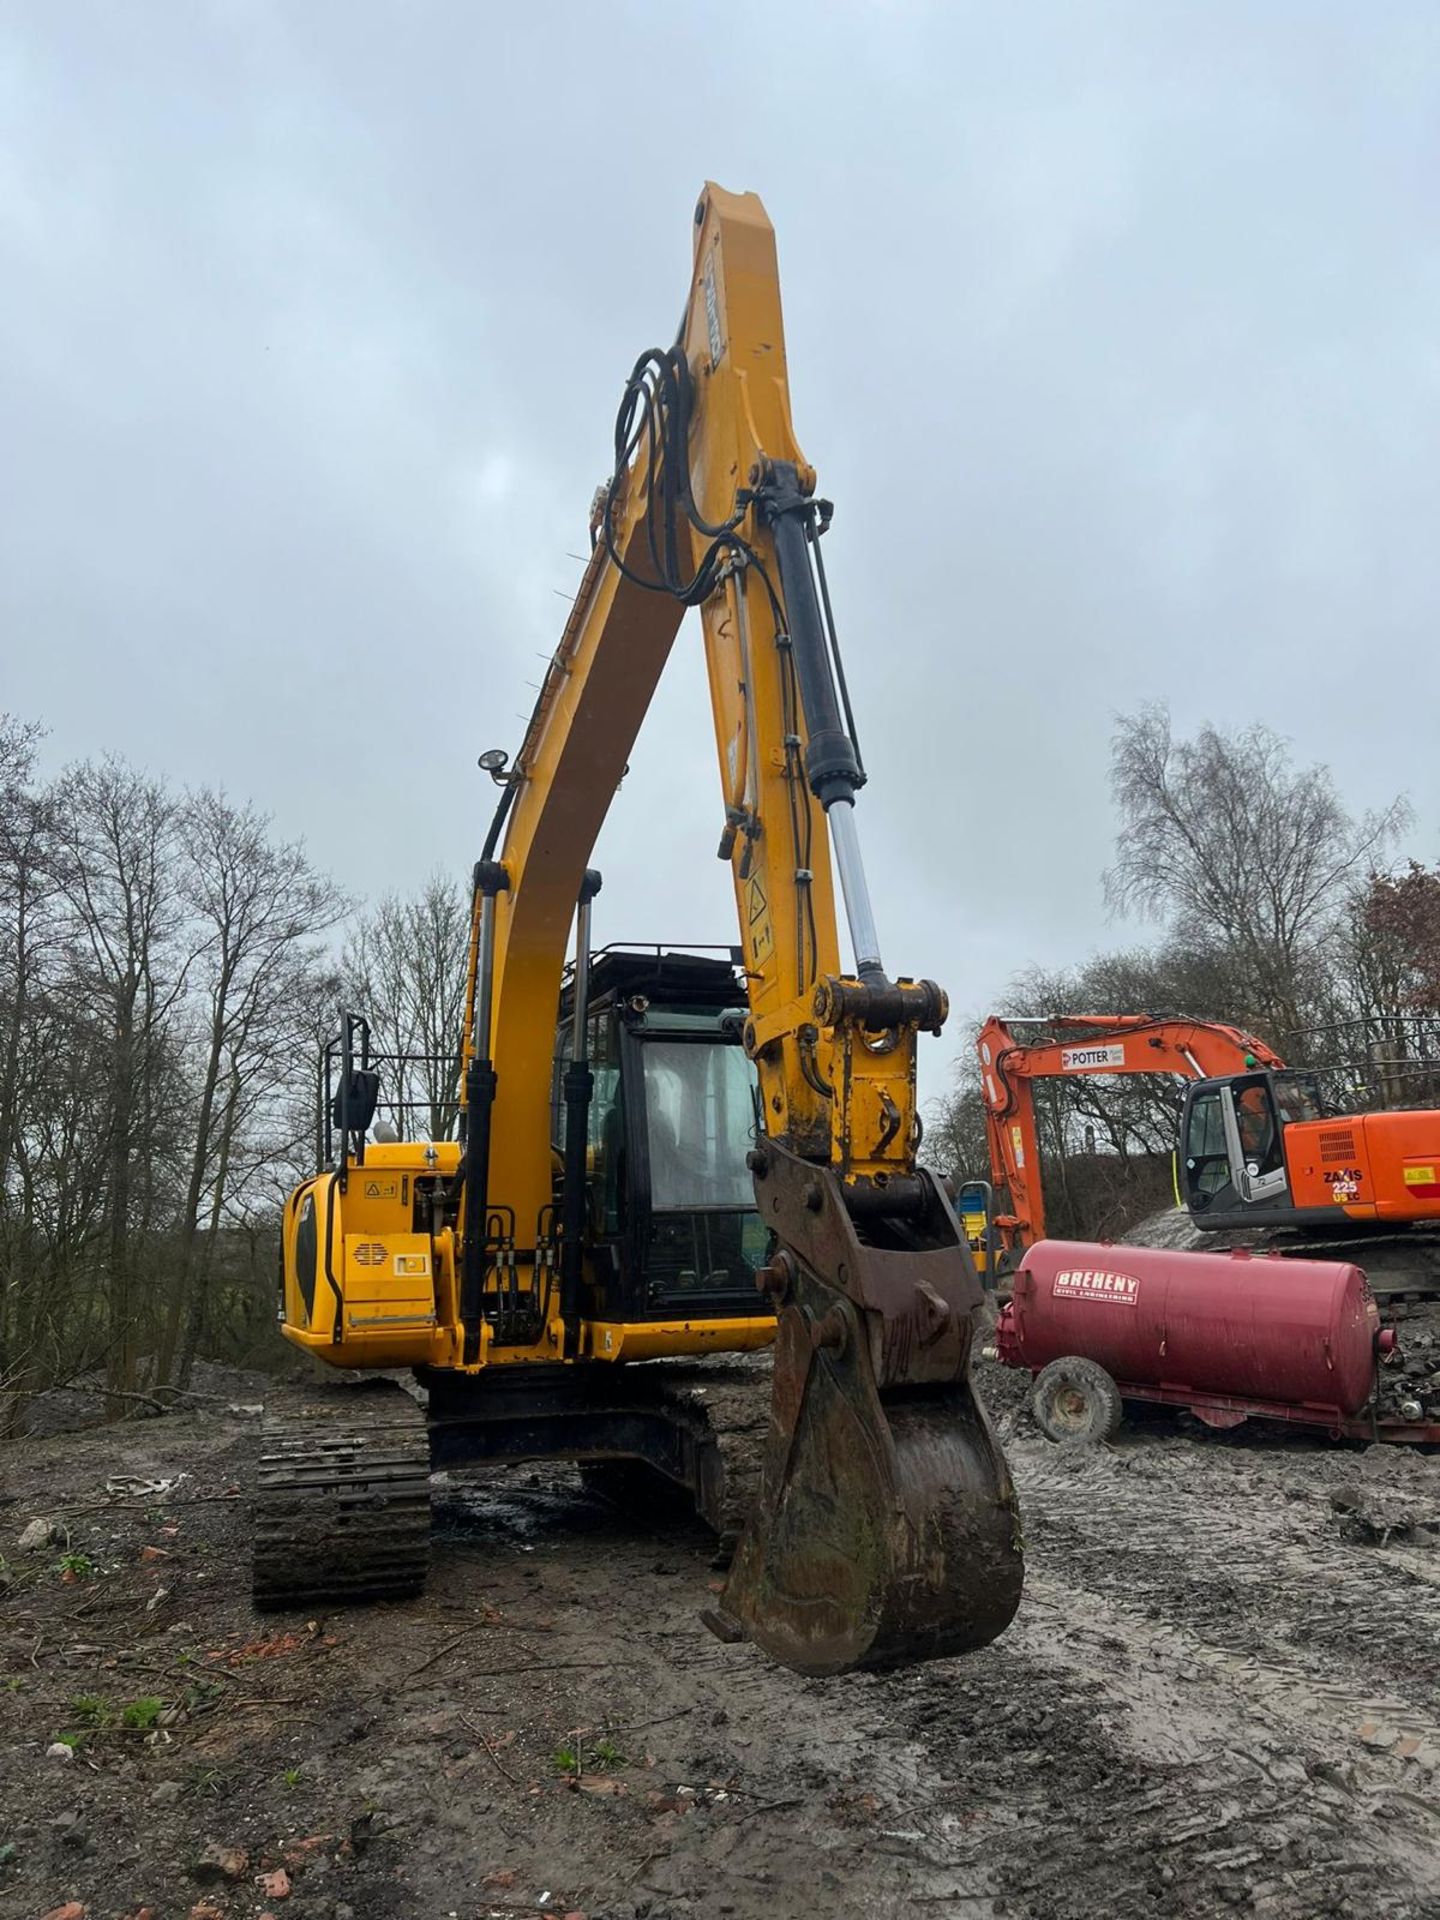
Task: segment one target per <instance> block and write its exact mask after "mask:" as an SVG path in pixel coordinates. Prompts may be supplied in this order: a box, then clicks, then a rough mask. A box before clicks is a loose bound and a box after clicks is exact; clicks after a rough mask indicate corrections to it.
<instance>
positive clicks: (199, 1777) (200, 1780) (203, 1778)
mask: <svg viewBox="0 0 1440 1920" xmlns="http://www.w3.org/2000/svg"><path fill="white" fill-rule="evenodd" d="M224 1785H225V1775H224V1773H223V1772H222V1771H221V1770H220V1768H219V1767H202V1768H201V1770H200V1772H199V1773H197V1774H196V1776H195V1791H196V1793H208V1794H212V1795H214V1796H215V1797H217V1798H218V1797H219V1794H220V1790H221V1789H222V1787H223V1786H224Z"/></svg>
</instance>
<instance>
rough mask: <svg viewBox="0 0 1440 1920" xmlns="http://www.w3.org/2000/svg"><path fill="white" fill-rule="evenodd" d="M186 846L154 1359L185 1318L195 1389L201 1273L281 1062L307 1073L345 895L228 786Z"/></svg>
mask: <svg viewBox="0 0 1440 1920" xmlns="http://www.w3.org/2000/svg"><path fill="white" fill-rule="evenodd" d="M178 843H179V853H180V860H179V880H178V887H179V892H180V897H181V899H182V901H183V903H184V905H185V906H186V907H187V908H188V910H189V928H190V936H189V937H190V942H191V948H192V951H191V956H190V961H189V965H188V968H187V971H188V975H189V984H190V994H191V999H192V1004H193V1006H194V1008H195V1012H196V1024H197V1035H196V1045H195V1050H194V1073H193V1080H192V1084H193V1089H194V1114H193V1121H192V1128H191V1145H190V1151H189V1171H188V1176H187V1180H186V1188H185V1198H184V1204H183V1208H182V1211H181V1214H180V1223H179V1261H178V1271H177V1274H176V1284H175V1286H174V1289H173V1292H172V1295H171V1301H170V1307H169V1311H168V1314H167V1316H166V1321H165V1327H164V1332H163V1335H162V1339H161V1347H160V1355H159V1363H158V1365H159V1377H160V1378H161V1379H162V1380H168V1379H169V1378H170V1373H171V1369H172V1367H173V1365H174V1361H175V1357H176V1350H177V1341H178V1339H179V1337H180V1331H181V1328H182V1327H183V1328H184V1329H185V1335H184V1354H183V1359H182V1384H185V1383H186V1382H187V1381H188V1379H189V1375H190V1370H191V1368H192V1366H193V1364H194V1360H195V1355H196V1353H197V1351H198V1348H199V1344H200V1341H201V1338H202V1335H203V1332H204V1325H205V1309H206V1292H207V1290H206V1285H205V1284H204V1282H205V1280H206V1279H207V1278H208V1270H209V1268H210V1266H211V1264H212V1262H213V1253H214V1248H215V1244H216V1236H217V1233H218V1231H219V1228H220V1225H221V1223H222V1221H223V1219H224V1216H225V1209H226V1207H227V1205H228V1204H229V1203H230V1201H231V1200H232V1198H233V1197H234V1190H235V1183H236V1178H237V1174H238V1173H239V1172H240V1170H241V1166H240V1163H239V1162H238V1161H237V1151H236V1150H237V1145H238V1143H239V1140H240V1136H241V1130H242V1126H243V1124H244V1122H245V1121H246V1119H247V1118H249V1117H251V1116H253V1114H254V1113H255V1112H256V1110H257V1109H259V1108H262V1107H263V1105H264V1103H265V1102H266V1101H267V1100H268V1099H270V1098H271V1097H272V1096H273V1094H274V1090H275V1082H276V1077H277V1069H278V1073H279V1075H280V1076H282V1077H284V1076H288V1075H290V1074H294V1073H295V1072H296V1071H297V1069H299V1070H300V1071H301V1072H303V1071H304V1065H302V1061H303V1054H304V1050H305V1036H306V1025H307V1016H308V1013H309V1000H310V977H311V975H312V973H313V970H314V968H315V966H316V964H317V962H318V959H319V954H318V949H317V947H316V944H315V943H316V942H317V940H318V938H319V936H320V935H321V934H322V933H324V932H326V931H327V930H328V929H329V928H330V927H332V926H334V924H335V923H336V921H337V920H338V919H339V918H340V916H341V914H342V913H343V911H344V909H345V906H346V902H345V900H344V897H343V896H342V895H341V894H340V892H339V891H338V889H337V888H336V887H335V886H334V885H333V884H332V882H330V881H329V880H328V879H326V878H325V877H324V876H323V875H321V874H318V873H316V872H315V870H314V869H313V868H312V866H311V865H310V862H309V859H308V857H307V856H306V853H305V850H304V848H303V847H301V846H299V845H298V844H295V843H292V842H278V841H276V840H275V839H274V838H273V835H272V825H271V822H270V820H269V819H268V818H267V817H266V816H265V815H263V814H260V813H258V812H256V810H255V809H254V808H253V807H249V806H245V807H237V806H236V805H234V804H233V803H232V802H231V801H230V800H229V799H228V798H227V797H226V795H225V794H224V793H221V792H216V791H213V790H211V789H208V788H207V789H204V790H202V791H201V792H199V793H195V794H192V795H190V796H189V798H188V799H187V800H186V802H185V803H184V806H183V808H182V809H181V812H180V815H179V820H178ZM305 1064H308V1063H305Z"/></svg>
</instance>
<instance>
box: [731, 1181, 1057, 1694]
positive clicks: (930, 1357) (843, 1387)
mask: <svg viewBox="0 0 1440 1920" xmlns="http://www.w3.org/2000/svg"><path fill="white" fill-rule="evenodd" d="M757 1163H758V1164H757V1172H756V1191H757V1194H759V1196H760V1198H761V1207H762V1211H763V1213H764V1215H765V1218H766V1219H767V1221H768V1223H769V1224H770V1225H771V1226H772V1227H773V1228H774V1229H775V1232H776V1235H777V1238H778V1242H779V1249H780V1250H779V1252H778V1253H777V1254H776V1255H775V1256H774V1258H773V1259H772V1262H771V1264H770V1266H769V1268H768V1269H767V1270H766V1273H765V1275H764V1276H762V1279H763V1281H764V1283H765V1284H766V1285H767V1287H768V1289H769V1290H770V1291H771V1293H772V1294H773V1295H774V1297H775V1299H776V1305H777V1310H778V1330H777V1335H776V1345H775V1382H774V1391H773V1397H772V1403H771V1419H770V1431H769V1435H768V1440H767V1445H766V1453H765V1459H764V1464H763V1468H762V1473H761V1484H760V1491H759V1495H758V1497H757V1500H756V1505H755V1508H754V1511H753V1513H752V1515H751V1517H750V1521H749V1524H748V1525H747V1528H746V1531H745V1533H744V1535H743V1536H742V1538H741V1541H740V1545H739V1547H738V1549H737V1551H736V1554H735V1558H734V1560H733V1562H732V1564H731V1570H730V1575H729V1579H728V1581H727V1583H726V1587H725V1591H724V1595H723V1597H722V1600H721V1603H720V1607H719V1609H718V1610H717V1611H716V1613H715V1614H713V1615H711V1616H710V1617H709V1623H710V1625H711V1626H712V1627H713V1628H714V1629H715V1631H717V1632H718V1633H720V1634H721V1635H722V1637H725V1638H728V1639H738V1638H741V1637H745V1638H748V1639H751V1640H753V1641H754V1642H755V1643H756V1645H757V1646H759V1647H760V1648H762V1649H763V1650H764V1652H766V1653H767V1654H769V1655H770V1656H771V1657H772V1658H773V1659H775V1660H777V1661H779V1662H780V1663H781V1664H782V1665H784V1666H787V1667H791V1668H793V1669H794V1670H795V1671H797V1672H800V1673H807V1674H833V1673H843V1672H845V1671H846V1670H847V1669H849V1668H852V1667H892V1666H902V1665H905V1664H907V1663H909V1662H911V1661H916V1660H932V1659H938V1658H941V1657H943V1656H945V1655H948V1654H956V1653H966V1652H969V1651H970V1650H971V1649H973V1648H976V1647H982V1646H984V1645H986V1644H987V1643H988V1642H989V1641H991V1640H993V1639H994V1638H995V1637H996V1635H997V1634H1000V1633H1002V1632H1003V1631H1004V1629H1005V1628H1006V1627H1007V1626H1008V1625H1009V1623H1010V1621H1011V1619H1012V1618H1013V1617H1014V1614H1015V1610H1016V1608H1017V1606H1018V1605H1019V1603H1020V1591H1021V1585H1022V1579H1023V1555H1022V1545H1021V1533H1020V1516H1019V1509H1018V1506H1017V1504H1016V1499H1015V1490H1014V1487H1013V1486H1012V1484H1011V1480H1010V1475H1009V1472H1008V1470H1007V1468H1006V1465H1005V1461H1004V1458H1003V1456H1002V1454H1001V1452H1000V1449H999V1447H998V1446H997V1445H996V1443H995V1440H994V1437H993V1435H992V1433H991V1431H990V1424H989V1421H988V1419H987V1418H986V1415H985V1410H984V1408H983V1406H982V1405H981V1402H980V1400H979V1398H978V1396H977V1395H976V1393H975V1390H974V1387H973V1386H972V1384H971V1380H970V1348H971V1339H972V1334H973V1330H974V1322H975V1310H976V1308H977V1307H978V1306H979V1305H980V1303H981V1301H982V1300H983V1290H982V1288H981V1286H980V1283H979V1281H978V1279H977V1278H976V1275H975V1271H974V1267H973V1265H972V1264H971V1261H970V1258H969V1254H968V1250H967V1248H966V1245H965V1241H964V1236H963V1232H962V1230H961V1228H960V1226H959V1223H958V1222H957V1220H956V1218H955V1215H954V1213H953V1212H952V1210H951V1208H950V1205H949V1203H948V1201H947V1200H946V1199H945V1197H944V1194H943V1193H942V1192H941V1190H940V1188H939V1186H938V1183H936V1182H935V1180H934V1179H933V1177H932V1176H931V1175H929V1174H926V1173H920V1174H918V1175H916V1176H915V1181H914V1186H913V1187H912V1196H911V1197H912V1198H913V1197H916V1196H917V1194H918V1201H917V1204H916V1205H915V1206H914V1207H913V1208H912V1209H911V1210H910V1211H909V1212H907V1213H906V1215H905V1217H904V1219H903V1221H896V1220H895V1219H893V1218H886V1217H884V1216H876V1217H874V1218H872V1219H870V1220H868V1221H867V1222H866V1225H865V1227H864V1228H863V1230H862V1228H861V1227H860V1226H859V1225H858V1224H857V1221H856V1220H855V1219H854V1218H853V1217H852V1215H851V1213H850V1212H849V1210H848V1208H847V1205H846V1198H845V1193H844V1190H843V1188H842V1187H841V1184H840V1182H839V1181H838V1180H837V1179H836V1178H835V1176H834V1175H833V1174H832V1173H830V1172H829V1171H828V1170H827V1169H825V1168H817V1167H815V1166H813V1165H811V1164H809V1163H807V1162H805V1161H801V1160H798V1159H796V1158H794V1157H793V1156H791V1155H789V1154H788V1153H786V1152H784V1151H783V1149H780V1148H777V1147H775V1146H773V1145H772V1146H767V1147H766V1148H765V1150H764V1152H763V1153H762V1154H761V1155H759V1156H757ZM762 1166H763V1171H762V1170H761V1168H762Z"/></svg>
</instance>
